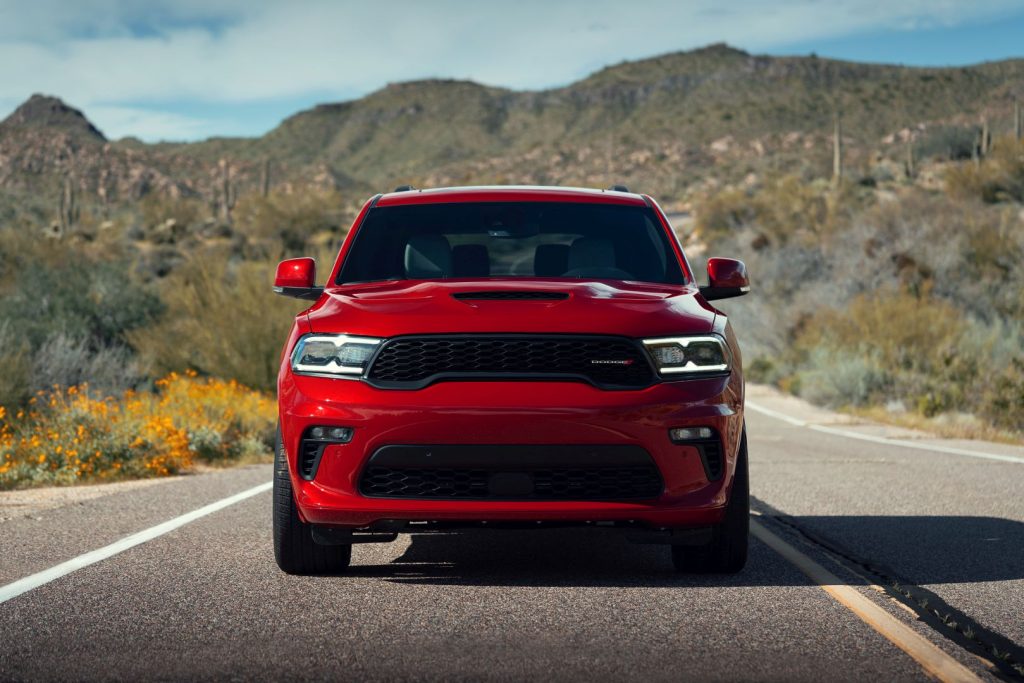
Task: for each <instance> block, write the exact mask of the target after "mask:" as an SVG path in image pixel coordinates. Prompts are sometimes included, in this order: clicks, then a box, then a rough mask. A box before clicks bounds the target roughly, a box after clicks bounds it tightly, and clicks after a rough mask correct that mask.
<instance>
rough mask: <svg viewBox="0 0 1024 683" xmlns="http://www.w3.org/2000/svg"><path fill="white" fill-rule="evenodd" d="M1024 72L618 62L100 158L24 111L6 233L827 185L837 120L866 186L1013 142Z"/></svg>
mask: <svg viewBox="0 0 1024 683" xmlns="http://www.w3.org/2000/svg"><path fill="white" fill-rule="evenodd" d="M1021 94H1024V60H1011V61H1004V62H997V63H986V64H980V65H977V66H972V67H957V68H942V69H931V68H928V69H924V68H909V67H900V66H886V65H874V64H857V63H850V62H842V61H836V60H829V59H821V58H818V57H815V56H810V57H766V56H756V55H750V54H748V53H746V52H743V51H742V50H737V49H733V48H731V47H728V46H724V45H714V46H710V47H707V48H703V49H700V50H695V51H692V52H683V53H676V54H669V55H664V56H661V57H655V58H652V59H646V60H642V61H637V62H627V63H623V64H619V65H616V66H611V67H608V68H606V69H603V70H601V71H600V72H598V73H595V74H593V75H591V76H590V77H588V78H586V79H584V80H582V81H579V82H577V83H574V84H572V85H569V86H567V87H564V88H557V89H552V90H545V91H538V92H515V91H510V90H504V89H500V88H491V87H485V86H482V85H479V84H476V83H472V82H465V81H437V80H432V81H418V82H411V83H401V84H393V85H388V86H387V87H385V88H383V89H381V90H379V91H377V92H374V93H372V94H370V95H367V96H366V97H364V98H362V99H359V100H354V101H351V102H343V103H335V104H323V105H319V106H316V107H314V108H312V109H310V110H307V111H303V112H299V113H297V114H295V115H293V116H291V117H289V118H288V119H286V120H285V121H283V122H282V123H281V124H280V125H279V126H278V127H277V128H275V129H274V130H272V131H270V132H269V133H267V134H266V135H264V136H262V137H259V138H251V139H241V138H236V139H211V140H207V141H203V142H198V143H188V144H168V143H163V144H156V145H146V144H143V143H140V142H138V141H137V140H122V141H109V140H107V139H105V138H104V136H103V135H102V133H101V132H100V131H98V130H97V129H96V128H95V127H94V126H93V125H92V124H91V123H89V121H88V119H87V118H86V117H85V116H84V115H83V114H82V113H81V112H79V111H77V110H75V109H73V108H72V107H70V106H68V105H66V104H64V103H63V102H61V101H60V100H58V99H56V98H52V97H44V96H40V95H35V96H33V97H32V98H31V99H30V100H28V101H27V102H26V103H24V104H23V105H22V106H21V107H19V108H18V109H17V110H16V111H15V112H14V113H13V114H11V115H10V116H9V117H8V118H7V119H6V120H4V121H3V122H2V123H0V217H2V216H4V215H10V214H11V213H12V207H20V208H25V207H28V208H29V209H30V210H31V211H32V212H33V213H34V214H36V215H38V216H39V217H40V218H42V219H44V220H49V217H48V216H47V214H48V212H50V211H51V207H52V206H55V203H57V202H59V198H60V196H61V195H62V194H67V192H68V187H69V186H70V187H72V188H73V190H74V192H75V194H76V197H77V198H78V200H79V201H80V203H82V204H84V205H89V204H99V205H107V206H110V205H117V204H121V203H126V202H130V201H133V200H137V199H138V198H140V197H142V196H144V195H146V194H149V193H154V192H155V193H161V194H165V195H169V196H194V197H198V198H202V199H203V200H205V201H209V202H210V203H211V205H214V206H216V205H217V203H218V202H221V201H223V197H224V196H225V193H226V195H227V196H228V197H230V196H231V195H232V194H233V193H234V194H239V193H247V192H256V191H260V190H262V189H263V188H265V187H268V186H270V187H281V186H301V185H317V186H323V187H331V188H337V189H340V190H342V191H343V193H344V194H346V195H351V196H352V197H353V201H355V200H358V199H361V198H362V197H363V196H365V195H366V194H368V193H370V192H372V191H376V190H383V189H388V188H390V187H391V186H393V185H395V184H398V183H404V182H413V183H414V184H418V185H440V184H453V183H508V182H512V183H544V184H547V183H559V184H579V185H596V186H603V185H607V184H609V183H610V182H612V181H616V182H626V183H628V184H630V185H633V186H635V187H637V188H642V189H643V190H645V191H649V192H652V193H656V194H657V195H659V196H660V197H663V198H665V199H667V200H670V201H671V200H678V199H681V198H683V197H684V196H685V195H686V194H687V193H688V192H689V191H692V189H693V188H694V187H696V186H699V184H700V183H703V182H706V181H708V179H709V178H710V179H713V180H715V181H737V180H740V179H742V178H743V177H744V176H746V175H747V174H749V173H751V172H761V171H764V170H769V169H775V170H779V169H781V170H796V171H799V170H805V171H809V172H812V173H816V174H821V175H826V174H827V173H828V169H829V164H830V158H831V157H830V155H831V151H830V150H831V135H832V129H833V116H834V112H836V111H839V112H841V114H842V130H843V140H844V144H845V147H846V149H847V157H846V159H845V161H844V163H845V164H846V165H848V166H849V168H850V169H851V172H853V173H862V174H867V173H869V172H870V166H871V165H872V164H874V163H877V162H878V161H879V160H880V159H884V158H886V157H888V158H890V159H897V158H898V159H902V158H903V157H904V154H905V152H904V151H903V150H904V148H905V146H906V144H907V140H913V139H914V138H916V137H919V136H922V135H924V134H925V133H926V132H927V131H928V130H934V129H936V128H940V127H944V126H945V127H949V126H961V127H971V126H980V125H981V121H982V120H983V119H986V120H988V121H990V122H991V125H992V127H994V128H998V127H999V126H1002V127H1003V128H1004V129H1005V128H1007V127H1009V126H1010V125H1011V124H1010V123H1009V122H1010V121H1011V119H1012V114H1011V111H1012V108H1013V104H1012V102H1013V98H1014V97H1016V96H1020V95H1021Z"/></svg>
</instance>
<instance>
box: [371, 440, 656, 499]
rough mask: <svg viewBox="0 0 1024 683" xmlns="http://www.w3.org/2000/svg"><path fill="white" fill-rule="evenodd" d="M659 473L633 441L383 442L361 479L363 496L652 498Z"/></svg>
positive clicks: (654, 496)
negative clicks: (608, 443)
mask: <svg viewBox="0 0 1024 683" xmlns="http://www.w3.org/2000/svg"><path fill="white" fill-rule="evenodd" d="M662 486H663V484H662V480H661V474H660V473H659V471H658V468H657V467H656V466H655V464H654V461H653V460H652V459H651V456H650V455H649V454H648V453H647V451H645V450H644V449H643V448H640V447H637V446H582V445H576V446H563V445H509V444H504V445H440V446H437V445H435V446H384V447H382V448H380V449H378V450H377V451H376V452H375V453H374V454H373V455H372V456H371V457H370V459H369V461H368V462H367V465H366V468H365V469H364V470H363V474H362V476H361V477H360V481H359V490H360V492H361V493H362V494H363V495H364V496H370V497H377V498H430V499H435V500H629V499H648V498H656V497H657V496H658V495H660V494H661V491H662Z"/></svg>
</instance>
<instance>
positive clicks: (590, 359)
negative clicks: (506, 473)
mask: <svg viewBox="0 0 1024 683" xmlns="http://www.w3.org/2000/svg"><path fill="white" fill-rule="evenodd" d="M460 378H462V379H490V378H494V379H563V380H564V379H574V380H579V381H588V382H591V383H593V384H595V385H597V386H599V387H602V388H609V389H617V388H618V389H630V388H639V387H645V386H648V385H649V384H651V382H652V381H653V380H654V375H653V372H652V370H651V366H650V364H649V363H648V361H647V358H646V356H645V355H644V352H643V351H642V350H641V349H640V348H639V346H638V345H637V344H636V343H635V342H633V341H631V340H628V339H623V338H617V337H582V336H567V335H564V336H526V335H519V336H515V335H508V336H495V335H488V336H430V337H397V338H395V339H391V340H389V341H387V342H385V343H384V346H383V348H382V349H381V350H380V352H379V353H378V354H377V357H376V358H375V359H374V360H373V361H372V364H371V366H370V369H369V371H368V372H367V379H368V381H369V382H370V383H371V384H376V385H378V386H385V387H392V388H419V387H423V386H426V385H427V384H430V383H431V382H433V381H437V380H442V379H460Z"/></svg>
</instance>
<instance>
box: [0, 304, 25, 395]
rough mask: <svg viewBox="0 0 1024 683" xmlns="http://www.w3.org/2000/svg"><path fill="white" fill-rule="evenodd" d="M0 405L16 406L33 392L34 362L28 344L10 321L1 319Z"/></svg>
mask: <svg viewBox="0 0 1024 683" xmlns="http://www.w3.org/2000/svg"><path fill="white" fill-rule="evenodd" d="M0 368H2V371H0V406H15V405H19V404H21V403H22V402H24V401H25V400H26V399H27V398H28V396H29V394H30V393H31V388H30V379H31V373H32V362H31V360H30V358H29V354H28V348H27V344H26V343H25V340H24V339H22V338H21V337H20V336H19V335H18V334H17V333H16V332H14V331H13V330H12V329H11V325H10V323H9V322H8V321H6V320H2V321H0Z"/></svg>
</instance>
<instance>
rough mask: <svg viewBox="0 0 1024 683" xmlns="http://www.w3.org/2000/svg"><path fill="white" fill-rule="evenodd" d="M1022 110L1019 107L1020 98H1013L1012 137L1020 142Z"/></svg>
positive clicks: (1022, 121)
mask: <svg viewBox="0 0 1024 683" xmlns="http://www.w3.org/2000/svg"><path fill="white" fill-rule="evenodd" d="M1022 129H1024V112H1022V111H1021V108H1020V98H1014V100H1013V139H1014V140H1016V141H1018V142H1020V140H1021V138H1022V137H1024V130H1022Z"/></svg>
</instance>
